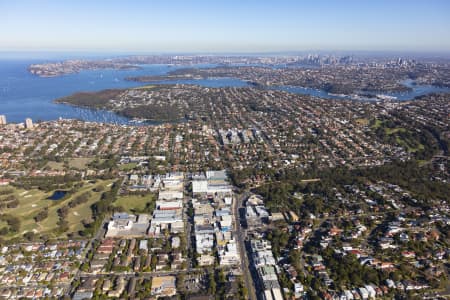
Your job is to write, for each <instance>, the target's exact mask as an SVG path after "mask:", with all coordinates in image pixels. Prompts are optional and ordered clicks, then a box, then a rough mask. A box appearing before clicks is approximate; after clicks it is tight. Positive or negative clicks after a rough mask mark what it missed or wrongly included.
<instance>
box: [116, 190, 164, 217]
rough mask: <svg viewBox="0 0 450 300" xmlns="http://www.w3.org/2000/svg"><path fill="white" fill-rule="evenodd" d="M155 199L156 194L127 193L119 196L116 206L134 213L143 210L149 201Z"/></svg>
mask: <svg viewBox="0 0 450 300" xmlns="http://www.w3.org/2000/svg"><path fill="white" fill-rule="evenodd" d="M153 201H155V195H154V194H148V195H145V196H141V195H127V196H119V197H118V198H117V200H116V201H115V202H114V206H116V207H122V208H123V209H124V210H125V211H127V212H129V213H133V212H136V211H142V210H143V209H144V208H145V206H146V205H147V203H151V202H153Z"/></svg>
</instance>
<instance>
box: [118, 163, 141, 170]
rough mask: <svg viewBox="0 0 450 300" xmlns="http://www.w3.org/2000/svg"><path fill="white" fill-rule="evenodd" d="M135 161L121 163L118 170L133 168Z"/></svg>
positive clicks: (135, 164)
mask: <svg viewBox="0 0 450 300" xmlns="http://www.w3.org/2000/svg"><path fill="white" fill-rule="evenodd" d="M136 166H137V163H128V164H123V165H120V166H119V170H121V171H130V170H133V169H134V168H136Z"/></svg>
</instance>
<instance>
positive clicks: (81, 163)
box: [47, 157, 93, 171]
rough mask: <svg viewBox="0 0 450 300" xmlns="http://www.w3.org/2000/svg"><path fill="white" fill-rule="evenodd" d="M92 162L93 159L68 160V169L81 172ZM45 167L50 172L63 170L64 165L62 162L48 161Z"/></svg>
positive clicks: (78, 158)
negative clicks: (50, 170)
mask: <svg viewBox="0 0 450 300" xmlns="http://www.w3.org/2000/svg"><path fill="white" fill-rule="evenodd" d="M92 160H93V158H90V157H74V158H70V159H69V160H68V163H69V167H70V168H74V169H78V170H83V169H86V167H87V165H88V164H89V163H90V162H91V161H92ZM47 167H49V168H51V169H52V170H57V171H60V170H64V163H62V162H56V161H49V162H48V163H47Z"/></svg>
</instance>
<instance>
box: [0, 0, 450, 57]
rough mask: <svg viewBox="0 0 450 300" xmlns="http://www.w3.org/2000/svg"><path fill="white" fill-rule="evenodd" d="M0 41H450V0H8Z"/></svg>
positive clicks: (100, 47)
mask: <svg viewBox="0 0 450 300" xmlns="http://www.w3.org/2000/svg"><path fill="white" fill-rule="evenodd" d="M0 50H3V51H9V50H72V51H105V50H106V51H148V52H162V51H171V52H177V51H179V52H189V51H190V52H246V51H249V52H251V51H258V52H263V51H286V50H400V51H403V50H407V51H441V52H442V51H450V1H449V0H442V1H438V0H423V1H415V0H408V1H406V0H386V1H384V0H374V1H369V0H366V1H365V0H357V1H356V0H354V1H353V0H352V1H345V0H342V1H341V0H335V1H331V0H330V1H321V0H314V1H313V0H311V1H300V0H297V1H280V0H277V1H276V0H273V1H262V0H258V1H256V0H238V1H234V0H221V1H219V0H218V1H215V0H209V1H195V0H180V1H178V0H175V1H174V0H164V1H162V0H161V1H132V0H127V1H125V0H123V1H115V0H103V1H97V0H89V1H88V0H77V1H75V0H73V1H66V0H54V1H49V0H47V1H38V0H35V1H31V0H30V1H21V0H0Z"/></svg>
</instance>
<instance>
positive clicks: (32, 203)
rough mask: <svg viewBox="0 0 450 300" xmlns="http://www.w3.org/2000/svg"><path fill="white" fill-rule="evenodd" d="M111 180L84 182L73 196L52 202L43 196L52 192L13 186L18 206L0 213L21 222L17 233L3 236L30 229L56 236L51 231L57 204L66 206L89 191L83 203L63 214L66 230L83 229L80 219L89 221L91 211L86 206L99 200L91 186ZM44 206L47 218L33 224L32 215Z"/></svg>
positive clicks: (55, 217) (55, 219)
mask: <svg viewBox="0 0 450 300" xmlns="http://www.w3.org/2000/svg"><path fill="white" fill-rule="evenodd" d="M112 182H113V180H105V181H97V183H95V184H91V183H88V182H84V184H83V186H82V187H81V188H80V189H79V190H78V191H76V193H74V194H73V195H71V196H70V197H68V198H67V199H64V200H59V201H52V200H49V199H47V198H48V197H49V196H50V195H52V193H53V192H48V193H44V192H42V191H39V190H28V191H26V190H23V189H14V194H15V195H16V197H17V198H18V199H19V203H20V204H19V206H18V207H16V208H10V209H4V210H3V211H2V213H7V214H11V215H13V216H16V217H18V218H19V219H20V221H21V226H20V231H19V233H17V234H14V235H10V236H7V237H6V238H13V237H19V236H21V235H23V234H24V233H25V232H28V231H33V232H35V233H39V234H48V235H49V236H51V237H56V236H55V234H54V232H55V230H56V229H57V227H58V225H57V222H58V220H59V217H58V214H57V211H58V209H59V208H60V207H62V206H64V205H66V204H67V203H69V202H70V200H72V199H73V198H74V197H76V196H78V195H80V194H82V193H84V192H87V191H90V192H91V197H90V198H89V200H88V201H87V202H86V203H82V204H80V205H78V206H76V207H74V208H72V209H70V212H69V214H68V216H67V222H68V223H69V228H70V230H69V231H70V232H77V231H78V230H80V229H82V228H83V225H82V220H84V219H86V220H91V219H92V212H91V209H90V206H91V205H92V204H93V203H95V202H97V201H98V200H100V197H101V194H102V192H94V191H93V189H94V188H95V187H98V186H103V187H104V190H105V191H106V190H107V189H108V185H109V184H110V183H112ZM45 207H47V208H48V217H47V218H46V219H44V220H42V221H41V222H39V223H36V222H35V220H34V217H35V216H36V214H37V213H38V212H39V211H41V210H42V209H43V208H45Z"/></svg>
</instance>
